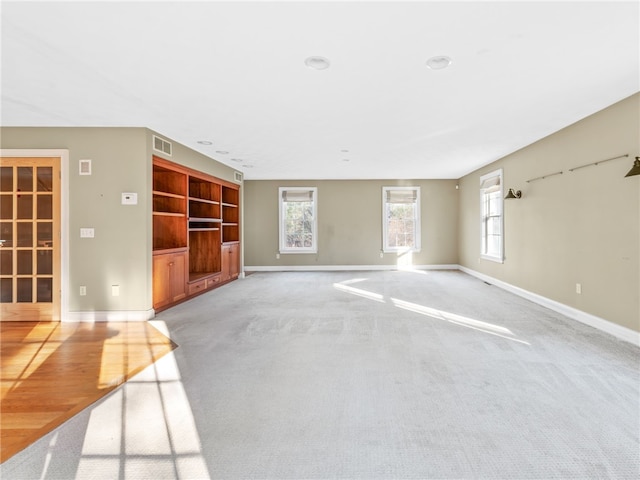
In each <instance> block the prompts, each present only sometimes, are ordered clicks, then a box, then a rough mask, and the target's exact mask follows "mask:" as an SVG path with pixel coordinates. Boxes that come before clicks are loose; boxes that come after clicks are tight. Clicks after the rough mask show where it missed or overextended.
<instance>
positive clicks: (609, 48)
mask: <svg viewBox="0 0 640 480" xmlns="http://www.w3.org/2000/svg"><path fill="white" fill-rule="evenodd" d="M639 5H640V4H639V2H637V1H631V2H629V1H627V2H611V1H605V2H575V1H574V2H564V3H561V2H526V3H525V2H479V1H474V2H466V3H462V2H451V1H449V2H406V3H405V2H264V1H263V2H252V3H250V2H238V1H236V2H193V3H191V2H159V3H152V2H122V3H112V2H70V3H65V2H45V3H34V2H16V3H12V2H5V1H3V2H2V10H1V15H2V84H1V88H2V105H1V106H2V113H1V121H2V125H4V126H141V127H148V128H151V129H152V130H156V131H157V132H159V133H161V134H163V135H166V136H167V137H169V138H171V139H173V140H176V141H178V142H180V143H183V144H185V145H187V146H189V147H191V148H193V149H195V150H197V151H199V152H202V153H204V154H205V155H208V156H210V157H212V158H215V159H216V160H218V161H221V162H223V163H225V164H228V165H231V166H233V167H234V168H236V169H238V170H241V171H243V172H244V174H245V178H246V179H336V178H340V179H354V178H365V179H372V178H386V179H390V178H459V177H461V176H463V175H465V174H467V173H469V172H471V171H473V170H475V169H477V168H479V167H481V166H483V165H486V164H487V163H490V162H492V161H494V160H496V159H498V158H500V157H503V156H504V155H507V154H509V153H511V152H514V151H516V150H518V149H520V148H522V147H524V146H526V145H529V144H531V143H533V142H535V141H536V140H539V139H540V138H543V137H545V136H547V135H549V134H551V133H553V132H555V131H557V130H559V129H561V128H563V127H565V126H567V125H570V124H572V123H574V122H576V121H578V120H580V119H582V118H584V117H586V116H588V115H590V114H592V113H594V112H596V111H598V110H601V109H603V108H605V107H607V106H609V105H611V104H613V103H615V102H617V101H619V100H621V99H623V98H625V97H627V96H629V95H632V94H633V93H635V92H637V91H638V90H640V67H639V61H640V53H639V50H640V47H639V36H638V32H639V24H640V20H639V18H640V17H639V15H640V7H639ZM313 55H320V56H323V57H326V58H327V59H329V60H330V62H331V67H330V68H329V69H327V70H322V71H318V70H312V69H309V68H308V67H306V66H305V64H304V60H305V59H306V58H307V57H309V56H313ZM436 55H447V56H449V57H451V58H452V59H453V63H452V65H451V66H450V67H449V68H447V69H445V70H430V69H429V68H428V67H427V66H426V64H425V62H426V60H427V59H428V58H430V57H432V56H436ZM198 140H206V141H211V142H212V143H213V144H212V145H211V146H204V145H201V144H198V143H197V141H198ZM55 146H56V147H57V145H55ZM220 150H223V151H228V152H229V153H228V154H219V153H216V151H220ZM342 150H348V152H343V151H342ZM234 159H235V160H234ZM344 159H348V160H349V161H348V162H346V161H344ZM237 160H239V161H237Z"/></svg>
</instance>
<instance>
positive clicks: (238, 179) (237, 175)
mask: <svg viewBox="0 0 640 480" xmlns="http://www.w3.org/2000/svg"><path fill="white" fill-rule="evenodd" d="M233 176H234V178H235V180H236V182H238V183H242V173H240V172H233Z"/></svg>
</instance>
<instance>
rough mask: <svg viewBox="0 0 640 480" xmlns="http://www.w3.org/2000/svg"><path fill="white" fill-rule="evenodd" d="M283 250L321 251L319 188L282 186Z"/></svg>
mask: <svg viewBox="0 0 640 480" xmlns="http://www.w3.org/2000/svg"><path fill="white" fill-rule="evenodd" d="M278 197H279V232H280V235H279V237H280V240H279V243H280V253H317V251H318V239H317V231H318V213H317V212H318V206H317V205H318V189H317V188H315V187H280V188H279V189H278Z"/></svg>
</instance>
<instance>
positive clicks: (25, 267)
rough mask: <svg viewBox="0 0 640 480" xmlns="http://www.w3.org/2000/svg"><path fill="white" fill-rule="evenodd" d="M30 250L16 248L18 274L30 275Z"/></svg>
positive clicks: (31, 265)
mask: <svg viewBox="0 0 640 480" xmlns="http://www.w3.org/2000/svg"><path fill="white" fill-rule="evenodd" d="M31 252H32V250H18V275H31V273H33V257H32V255H31Z"/></svg>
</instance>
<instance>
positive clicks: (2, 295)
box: [0, 278, 13, 303]
mask: <svg viewBox="0 0 640 480" xmlns="http://www.w3.org/2000/svg"><path fill="white" fill-rule="evenodd" d="M12 301H13V282H12V280H11V279H10V278H0V302H2V303H11V302H12Z"/></svg>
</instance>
